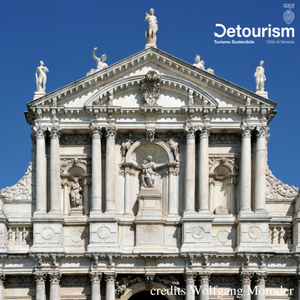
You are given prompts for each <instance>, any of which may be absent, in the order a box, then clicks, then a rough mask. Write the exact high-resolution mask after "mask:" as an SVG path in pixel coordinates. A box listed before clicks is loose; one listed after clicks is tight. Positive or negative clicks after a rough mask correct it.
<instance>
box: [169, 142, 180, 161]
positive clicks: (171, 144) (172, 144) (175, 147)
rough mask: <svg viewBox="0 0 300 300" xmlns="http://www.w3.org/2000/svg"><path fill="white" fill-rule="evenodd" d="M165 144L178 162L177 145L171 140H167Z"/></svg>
mask: <svg viewBox="0 0 300 300" xmlns="http://www.w3.org/2000/svg"><path fill="white" fill-rule="evenodd" d="M167 144H168V145H169V146H170V148H171V151H172V153H173V155H174V158H175V160H178V143H177V142H176V141H175V140H174V139H173V138H169V139H168V141H167Z"/></svg>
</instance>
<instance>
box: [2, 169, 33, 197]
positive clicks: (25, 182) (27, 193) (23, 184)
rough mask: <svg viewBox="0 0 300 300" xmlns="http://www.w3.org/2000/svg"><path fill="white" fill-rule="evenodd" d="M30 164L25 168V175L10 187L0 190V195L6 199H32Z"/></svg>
mask: <svg viewBox="0 0 300 300" xmlns="http://www.w3.org/2000/svg"><path fill="white" fill-rule="evenodd" d="M31 185H32V166H31V163H30V165H29V166H28V168H27V171H26V173H25V175H24V176H23V177H22V178H21V179H20V180H19V181H18V183H16V184H15V185H13V186H11V187H6V188H4V189H2V190H1V192H0V195H1V196H3V197H4V198H5V199H6V200H28V201H31V200H32V186H31Z"/></svg>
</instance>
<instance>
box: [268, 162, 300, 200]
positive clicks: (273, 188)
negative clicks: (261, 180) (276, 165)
mask: <svg viewBox="0 0 300 300" xmlns="http://www.w3.org/2000/svg"><path fill="white" fill-rule="evenodd" d="M266 186H267V188H266V198H267V199H282V198H283V199H290V200H293V199H295V198H296V197H297V196H298V195H299V189H298V188H296V187H294V186H289V185H287V184H284V183H282V182H281V181H280V180H279V179H277V178H276V177H275V176H274V175H273V174H272V172H271V170H270V169H269V168H268V169H267V171H266Z"/></svg>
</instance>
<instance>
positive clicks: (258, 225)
mask: <svg viewBox="0 0 300 300" xmlns="http://www.w3.org/2000/svg"><path fill="white" fill-rule="evenodd" d="M270 219H271V218H270V217H269V216H268V214H267V213H253V212H248V213H246V212H244V213H240V215H239V218H238V233H237V244H238V247H237V251H241V252H243V251H248V252H249V251H254V252H256V251H260V252H268V251H272V247H271V245H270V244H269V222H270Z"/></svg>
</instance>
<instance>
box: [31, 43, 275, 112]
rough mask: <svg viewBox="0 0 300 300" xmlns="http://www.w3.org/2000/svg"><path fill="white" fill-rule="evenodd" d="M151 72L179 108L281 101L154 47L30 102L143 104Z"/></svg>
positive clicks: (166, 100) (163, 99) (166, 99)
mask: <svg viewBox="0 0 300 300" xmlns="http://www.w3.org/2000/svg"><path fill="white" fill-rule="evenodd" d="M149 71H155V72H156V73H157V74H158V76H159V77H160V79H161V82H160V96H159V98H158V100H157V105H158V106H161V107H170V108H172V107H173V108H177V107H183V106H187V105H195V106H197V105H209V106H212V107H238V106H246V105H251V104H254V105H265V106H269V107H272V108H274V107H275V106H276V103H275V102H273V101H271V100H269V99H266V98H263V97H261V96H259V95H257V94H255V93H253V92H250V91H248V90H246V89H244V88H242V87H240V86H238V85H235V84H233V83H231V82H228V81H226V80H224V79H222V78H220V77H218V76H216V75H214V74H211V73H209V72H207V71H205V70H201V69H199V68H197V67H195V66H193V65H191V64H189V63H187V62H185V61H182V60H180V59H178V58H176V57H174V56H171V55H169V54H167V53H165V52H163V51H161V50H159V49H155V48H149V49H145V50H143V51H141V52H139V53H136V54H134V55H132V56H130V57H128V58H126V59H124V60H122V61H120V62H117V63H115V64H113V65H111V66H109V67H108V68H106V69H103V70H101V71H98V72H95V73H94V74H91V75H89V76H86V77H84V78H82V79H80V80H78V81H76V82H74V83H71V84H69V85H67V86H65V87H63V88H60V89H58V90H56V91H54V92H51V93H49V94H47V95H45V96H43V97H41V98H39V99H37V100H34V101H31V102H30V103H28V108H30V107H35V108H38V107H45V106H48V107H52V106H56V107H60V108H65V109H77V110H80V109H84V108H87V107H93V106H107V105H110V106H118V107H123V108H126V107H133V108H134V107H140V106H143V105H145V101H143V99H142V98H143V97H142V91H141V82H142V80H143V78H144V77H145V75H146V74H147V73H148V72H149Z"/></svg>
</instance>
